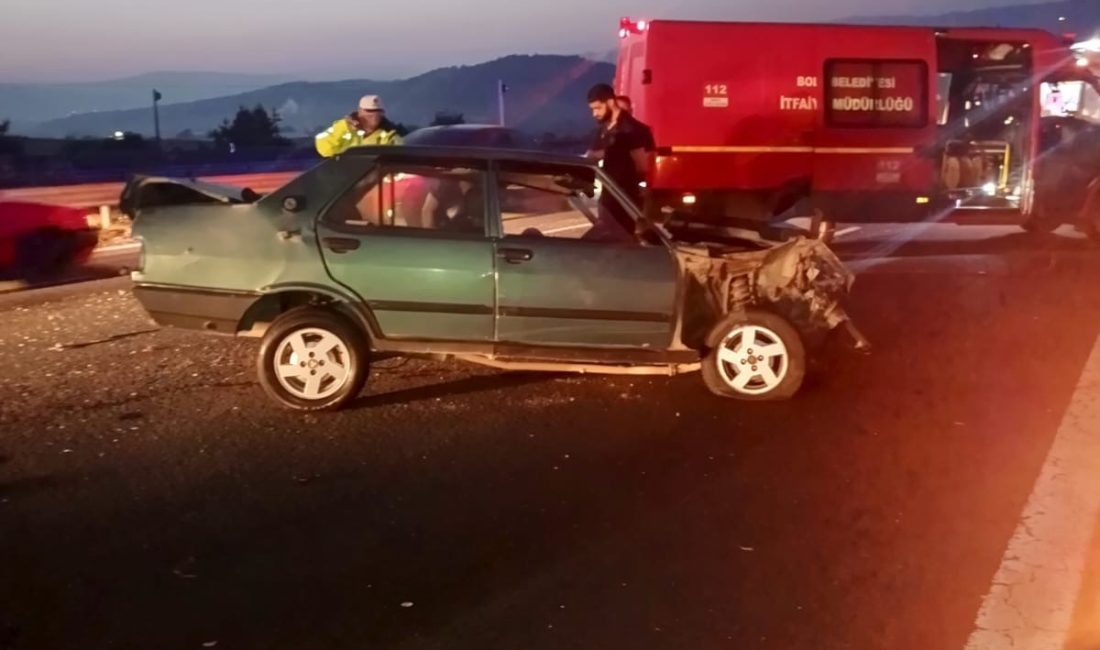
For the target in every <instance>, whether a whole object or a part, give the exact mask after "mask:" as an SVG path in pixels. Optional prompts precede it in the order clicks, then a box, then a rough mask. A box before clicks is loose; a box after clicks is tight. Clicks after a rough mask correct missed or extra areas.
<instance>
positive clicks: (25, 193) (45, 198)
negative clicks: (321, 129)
mask: <svg viewBox="0 0 1100 650" xmlns="http://www.w3.org/2000/svg"><path fill="white" fill-rule="evenodd" d="M299 173H300V172H297V171H292V172H274V173H269V174H240V175H226V176H203V177H201V178H200V180H204V181H207V182H210V183H219V184H222V185H235V186H238V187H249V188H251V189H253V190H255V191H257V192H260V193H264V192H271V191H273V190H276V189H278V188H280V187H282V186H283V185H285V184H286V183H288V182H289V181H290V180H291V179H293V178H294V177H295V176H297V175H298V174H299ZM125 185H126V184H125V183H91V184H87V185H59V186H51V187H22V188H18V189H12V190H0V200H10V201H31V202H35V203H52V204H55V205H67V206H70V207H74V208H87V209H99V208H102V207H104V206H106V207H107V208H109V209H114V208H116V207H118V201H119V197H120V196H121V195H122V188H123V187H125Z"/></svg>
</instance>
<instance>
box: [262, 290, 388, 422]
mask: <svg viewBox="0 0 1100 650" xmlns="http://www.w3.org/2000/svg"><path fill="white" fill-rule="evenodd" d="M258 366H259V367H258V369H257V370H258V371H259V376H260V385H262V386H263V388H264V391H265V392H266V393H267V394H268V395H269V396H270V397H272V398H273V399H275V401H277V402H279V403H280V404H282V405H283V406H285V407H287V408H291V409H294V410H298V411H333V410H336V409H339V408H340V407H342V406H345V405H346V404H347V403H348V402H349V401H351V400H353V399H355V398H356V397H357V396H358V395H359V393H360V392H361V391H362V390H363V385H364V384H365V383H366V381H367V374H368V372H369V370H370V359H369V351H368V348H367V343H366V338H365V337H364V336H363V334H362V333H361V332H360V331H359V329H358V328H357V327H355V326H354V325H353V324H352V323H350V322H348V320H347V319H345V318H344V317H342V316H340V315H339V314H337V313H335V312H332V311H329V310H325V309H319V308H314V307H302V308H298V309H294V310H291V311H289V312H287V313H285V314H283V315H282V316H280V317H279V318H277V319H276V320H275V322H274V323H272V324H271V327H270V328H268V330H267V333H266V334H265V335H264V339H263V343H262V344H261V346H260V355H259V360H258Z"/></svg>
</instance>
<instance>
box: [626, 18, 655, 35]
mask: <svg viewBox="0 0 1100 650" xmlns="http://www.w3.org/2000/svg"><path fill="white" fill-rule="evenodd" d="M647 29H649V21H648V20H633V19H630V18H622V19H620V20H619V38H626V37H627V36H630V35H631V34H641V33H643V32H645V31H646V30H647Z"/></svg>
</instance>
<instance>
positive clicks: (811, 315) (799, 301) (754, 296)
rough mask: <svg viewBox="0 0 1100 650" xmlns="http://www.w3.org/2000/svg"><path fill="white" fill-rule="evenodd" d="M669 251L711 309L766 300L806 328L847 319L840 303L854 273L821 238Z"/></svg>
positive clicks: (729, 309) (722, 310)
mask: <svg viewBox="0 0 1100 650" xmlns="http://www.w3.org/2000/svg"><path fill="white" fill-rule="evenodd" d="M673 250H674V252H675V254H676V258H677V260H678V262H679V264H680V267H681V269H682V270H683V271H684V274H685V275H686V276H687V278H688V280H689V281H690V282H692V283H693V284H695V285H696V287H697V288H698V289H700V290H701V291H696V292H695V294H696V295H701V296H702V297H703V299H704V300H705V301H706V302H707V304H706V305H705V306H706V307H707V308H708V309H709V310H711V311H713V312H715V313H718V314H726V313H729V312H733V311H739V310H744V309H746V308H748V307H751V306H754V305H760V304H771V305H775V306H779V307H781V308H783V311H785V312H787V315H788V316H789V317H791V318H792V319H793V320H796V321H801V322H800V323H799V324H801V325H803V326H806V327H811V328H828V329H832V328H834V327H837V326H838V325H840V324H842V323H844V322H846V321H847V320H848V315H847V314H846V313H845V311H844V308H843V307H842V305H841V302H842V300H843V299H844V297H845V296H846V295H847V294H848V291H849V290H850V289H851V287H852V282H853V281H854V280H855V276H854V275H853V274H852V273H851V271H849V270H848V269H847V267H845V265H844V263H843V262H841V261H840V259H839V258H838V257H837V256H836V254H835V253H833V251H832V250H831V249H830V248H829V247H828V246H827V245H826V244H825V243H824V242H822V241H821V240H818V239H807V238H804V237H799V238H797V239H793V240H791V241H788V242H784V243H780V244H774V245H767V247H765V248H763V249H760V250H745V249H744V248H735V247H730V246H721V245H714V244H699V245H681V244H678V245H675V246H674V247H673Z"/></svg>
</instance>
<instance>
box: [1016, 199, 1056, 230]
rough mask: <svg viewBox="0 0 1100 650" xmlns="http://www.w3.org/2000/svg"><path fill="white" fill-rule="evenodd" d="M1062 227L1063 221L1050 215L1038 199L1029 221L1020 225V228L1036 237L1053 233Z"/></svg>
mask: <svg viewBox="0 0 1100 650" xmlns="http://www.w3.org/2000/svg"><path fill="white" fill-rule="evenodd" d="M1061 225H1062V220H1061V219H1058V218H1057V217H1054V216H1052V215H1050V214H1048V211H1047V210H1044V209H1043V202H1042V200H1041V199H1039V198H1038V197H1037V198H1036V199H1035V209H1034V210H1032V212H1031V214H1030V215H1029V216H1028V217H1027V219H1026V220H1025V221H1024V222H1023V223H1021V224H1020V226H1021V227H1022V228H1023V229H1024V230H1026V231H1028V232H1030V233H1032V234H1036V235H1045V234H1047V233H1052V232H1054V231H1055V230H1057V229H1058V227H1059V226H1061Z"/></svg>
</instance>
